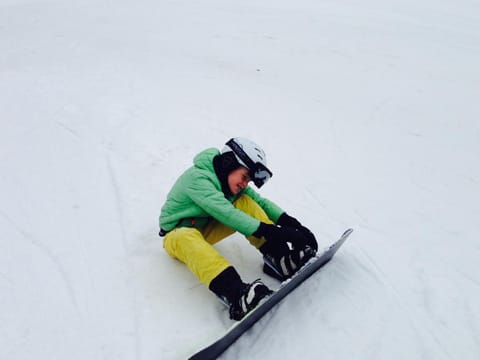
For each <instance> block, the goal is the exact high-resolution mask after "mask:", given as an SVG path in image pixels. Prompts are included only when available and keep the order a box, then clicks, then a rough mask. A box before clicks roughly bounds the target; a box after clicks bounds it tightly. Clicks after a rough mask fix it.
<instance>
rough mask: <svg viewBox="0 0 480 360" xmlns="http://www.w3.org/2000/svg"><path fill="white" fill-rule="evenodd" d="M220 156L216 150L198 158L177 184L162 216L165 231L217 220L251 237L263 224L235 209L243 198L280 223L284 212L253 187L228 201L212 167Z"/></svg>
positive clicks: (163, 208)
mask: <svg viewBox="0 0 480 360" xmlns="http://www.w3.org/2000/svg"><path fill="white" fill-rule="evenodd" d="M219 153H220V152H219V151H218V149H215V148H210V149H207V150H204V151H202V152H201V153H199V154H198V155H197V156H195V158H194V160H193V164H194V165H193V166H192V167H190V168H189V169H187V170H186V171H185V172H184V173H183V174H182V175H181V176H180V177H179V178H178V180H177V181H176V182H175V184H174V185H173V187H172V189H171V190H170V192H169V193H168V195H167V200H166V202H165V204H164V205H163V207H162V211H161V214H160V227H161V228H162V229H163V230H165V231H170V230H173V229H174V228H176V227H179V226H190V227H191V226H195V227H202V226H204V225H206V224H207V223H208V221H210V220H211V219H212V218H214V219H216V220H218V221H219V222H221V223H222V224H225V225H227V226H229V227H231V228H233V229H235V230H236V231H238V232H240V233H242V234H244V235H246V236H250V235H252V234H253V233H254V232H255V231H256V230H257V229H258V226H259V225H260V221H259V220H257V219H255V218H253V217H251V216H250V215H248V214H246V213H244V212H242V211H240V210H238V209H237V208H235V207H234V206H233V204H232V203H233V202H234V201H235V200H236V199H237V198H238V197H239V196H240V195H242V194H246V195H248V196H250V197H251V198H252V199H253V200H254V201H255V202H256V203H258V204H259V205H260V206H261V207H262V209H263V210H264V211H265V212H266V214H267V215H268V217H269V218H270V219H271V220H272V221H273V222H275V223H276V222H277V220H278V218H279V217H280V215H281V214H282V213H283V212H284V211H283V210H282V209H281V208H280V207H279V206H277V205H276V204H274V203H273V202H272V201H270V200H268V199H265V198H262V197H261V196H260V195H259V194H258V193H257V192H256V191H254V190H253V189H252V188H251V187H250V186H247V187H246V188H245V189H243V190H242V192H240V193H239V194H237V195H235V196H232V197H231V198H228V199H227V198H226V197H225V194H224V193H223V192H222V186H221V183H220V180H219V179H218V177H217V174H216V173H215V170H214V167H213V158H214V157H215V156H216V155H218V154H219ZM192 218H193V219H194V220H195V224H194V225H193V224H192V223H191V219H192Z"/></svg>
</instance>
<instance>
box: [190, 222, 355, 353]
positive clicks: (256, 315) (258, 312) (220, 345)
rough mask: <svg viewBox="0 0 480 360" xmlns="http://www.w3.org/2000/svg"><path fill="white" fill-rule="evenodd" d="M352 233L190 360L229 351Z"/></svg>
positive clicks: (344, 235) (312, 260) (349, 232)
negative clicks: (231, 346)
mask: <svg viewBox="0 0 480 360" xmlns="http://www.w3.org/2000/svg"><path fill="white" fill-rule="evenodd" d="M352 231H353V229H348V230H346V231H345V232H344V233H343V234H342V236H341V237H340V239H338V240H337V241H336V242H334V243H333V244H332V245H330V246H329V247H328V248H327V249H325V250H324V251H323V252H322V253H320V254H317V255H316V256H315V257H313V258H312V259H310V260H309V261H308V262H307V263H306V264H305V265H304V266H303V267H302V268H301V269H300V270H299V271H298V272H297V273H295V275H294V276H292V277H291V278H290V279H287V280H285V281H284V282H282V283H281V285H280V287H279V289H278V290H277V291H275V292H274V293H273V294H272V295H270V296H269V297H267V298H266V299H263V300H262V301H261V302H260V304H259V305H257V307H256V308H255V309H253V310H252V311H250V312H249V313H248V314H247V315H246V316H245V317H244V318H243V319H242V320H240V321H239V322H237V323H236V324H234V325H233V326H232V327H231V328H230V329H229V330H228V331H227V333H226V334H225V335H224V336H222V337H221V338H220V339H218V340H216V341H215V342H213V343H212V344H210V345H208V346H207V347H205V348H204V349H202V350H200V351H198V352H197V353H195V354H194V355H192V356H191V357H190V358H189V360H211V359H216V358H217V357H218V356H220V354H222V353H223V352H224V351H225V350H227V349H228V348H229V347H230V345H232V344H233V343H234V342H235V341H236V340H237V339H238V338H239V337H240V336H241V335H242V334H243V333H244V332H246V331H247V330H248V329H249V328H250V327H251V326H252V325H253V324H255V323H256V322H257V321H258V320H260V318H262V316H263V315H265V314H266V313H267V312H268V311H270V310H271V309H272V308H273V307H274V306H275V305H276V304H278V303H279V302H280V301H281V300H282V299H283V298H284V297H285V296H287V295H288V294H289V293H290V292H291V291H292V290H294V289H295V288H296V287H297V286H298V285H300V284H301V283H302V282H304V281H305V280H306V279H307V278H308V277H310V276H311V275H312V274H313V273H315V272H316V271H317V270H318V269H320V268H321V267H322V266H324V265H325V264H326V263H328V262H329V261H330V260H331V259H332V258H333V256H334V255H335V253H336V252H337V250H338V249H339V248H340V246H342V245H343V243H344V242H345V240H347V238H348V237H349V236H350V234H351V233H352Z"/></svg>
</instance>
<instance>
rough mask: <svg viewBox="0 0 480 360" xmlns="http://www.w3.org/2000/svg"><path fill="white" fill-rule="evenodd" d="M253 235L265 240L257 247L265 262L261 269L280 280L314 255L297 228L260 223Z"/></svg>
mask: <svg viewBox="0 0 480 360" xmlns="http://www.w3.org/2000/svg"><path fill="white" fill-rule="evenodd" d="M253 235H254V236H256V237H265V239H266V240H267V241H266V242H265V244H264V245H262V246H261V247H260V249H259V250H260V251H261V252H262V254H263V258H264V262H265V264H264V267H263V271H264V272H265V273H266V274H268V275H270V276H273V277H275V278H277V279H278V280H280V281H283V280H286V279H288V278H289V277H291V276H292V275H293V274H294V273H295V272H297V270H298V269H300V268H301V267H302V266H303V265H304V264H305V263H306V262H307V261H308V260H309V259H310V258H312V257H313V256H315V250H314V249H312V248H311V247H310V246H309V245H308V244H307V243H306V239H305V236H304V234H303V233H302V232H300V231H299V230H297V229H294V228H291V227H279V226H276V225H270V224H265V223H260V226H259V227H258V230H257V231H256V232H255V233H254V234H253ZM289 244H291V245H289Z"/></svg>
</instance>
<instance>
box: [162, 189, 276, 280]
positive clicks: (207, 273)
mask: <svg viewBox="0 0 480 360" xmlns="http://www.w3.org/2000/svg"><path fill="white" fill-rule="evenodd" d="M233 205H234V206H235V207H236V208H237V209H239V210H242V211H243V212H245V213H247V214H249V215H250V216H252V217H254V218H256V219H258V220H260V221H262V222H264V223H267V224H272V223H273V222H272V220H270V219H269V218H268V216H267V214H266V213H265V211H264V210H263V209H262V208H261V207H260V205H258V204H257V203H256V202H255V201H254V200H253V199H252V198H251V197H249V196H248V195H242V196H240V197H239V198H238V199H237V200H236V201H235V202H234V203H233ZM234 232H235V230H234V229H232V228H230V227H228V226H226V225H223V224H222V223H220V222H218V221H216V220H212V221H210V222H209V223H208V224H207V225H206V226H204V227H203V228H200V229H196V228H189V227H180V228H176V229H174V230H172V231H170V232H169V233H168V234H167V235H165V238H164V241H163V246H164V248H165V250H166V251H167V253H168V254H169V255H170V256H171V257H173V258H175V259H178V260H180V261H181V262H183V263H185V264H186V265H187V267H188V268H189V269H190V271H191V272H192V273H194V274H195V275H196V276H197V278H198V279H199V280H200V282H201V283H202V284H204V285H205V286H207V287H208V286H209V285H210V282H211V281H212V280H213V279H215V277H217V276H218V275H219V274H220V273H221V272H222V271H223V270H225V269H226V268H227V267H229V266H231V264H230V262H228V260H227V259H225V258H224V257H223V256H222V255H221V254H220V253H219V252H218V251H217V250H216V249H215V248H214V247H213V244H215V243H217V242H219V241H220V240H223V239H225V238H226V237H227V236H229V235H231V234H233V233H234ZM247 239H248V240H249V241H250V243H251V244H252V245H253V246H255V247H256V248H257V249H258V248H259V247H261V246H262V245H263V244H264V243H265V239H264V238H257V237H255V236H253V235H252V236H249V237H247Z"/></svg>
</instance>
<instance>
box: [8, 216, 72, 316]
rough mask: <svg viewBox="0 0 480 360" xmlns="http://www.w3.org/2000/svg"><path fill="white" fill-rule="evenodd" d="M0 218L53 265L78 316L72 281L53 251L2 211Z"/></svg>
mask: <svg viewBox="0 0 480 360" xmlns="http://www.w3.org/2000/svg"><path fill="white" fill-rule="evenodd" d="M0 216H2V217H3V218H4V219H5V220H6V221H7V222H8V223H9V224H10V225H11V226H12V228H13V229H15V231H16V232H17V233H18V234H19V235H20V237H21V238H22V239H24V240H25V241H26V242H27V243H28V244H30V245H31V246H32V247H33V248H34V249H36V250H37V252H38V253H40V254H42V255H43V256H44V257H45V258H46V259H48V260H49V262H50V263H51V264H52V265H53V267H54V268H55V269H56V271H57V273H58V274H59V275H60V278H61V279H62V281H63V285H64V288H65V290H66V292H67V294H68V296H69V298H70V301H71V303H72V305H73V307H74V308H75V310H76V312H77V314H78V315H80V308H79V305H78V300H77V297H76V295H75V290H74V289H73V286H72V281H71V279H70V277H69V276H68V273H67V271H66V270H65V267H64V266H63V264H62V262H61V261H60V259H59V258H58V257H57V256H56V255H55V253H54V251H53V250H52V249H51V248H50V247H49V246H47V245H45V244H44V243H42V242H40V241H38V240H36V239H35V237H34V236H33V235H31V234H30V233H29V232H27V231H26V230H25V229H22V228H21V227H20V226H18V225H17V224H16V223H15V221H13V220H12V219H11V218H10V217H9V216H8V215H7V214H6V213H5V212H4V211H3V210H0Z"/></svg>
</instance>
